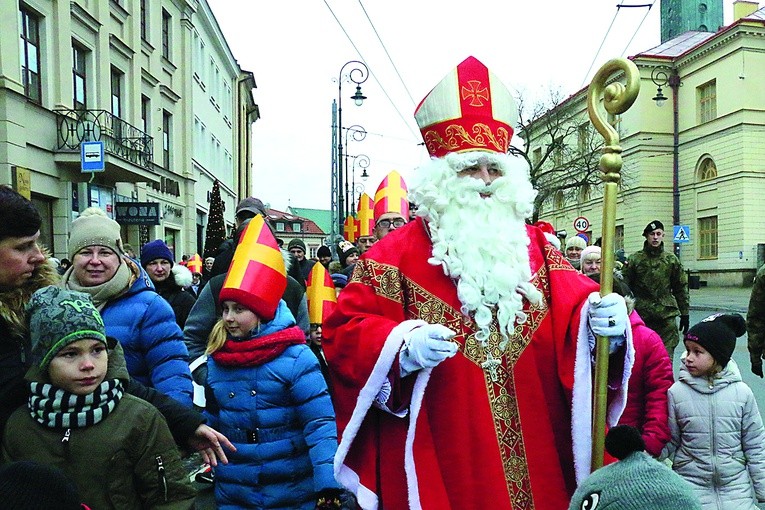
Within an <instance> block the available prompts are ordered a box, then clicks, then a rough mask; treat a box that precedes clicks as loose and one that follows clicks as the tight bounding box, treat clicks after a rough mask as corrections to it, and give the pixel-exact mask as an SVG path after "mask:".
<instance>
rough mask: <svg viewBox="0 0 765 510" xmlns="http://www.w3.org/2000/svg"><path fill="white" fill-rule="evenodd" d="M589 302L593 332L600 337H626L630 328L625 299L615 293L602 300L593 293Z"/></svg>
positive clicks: (598, 295)
mask: <svg viewBox="0 0 765 510" xmlns="http://www.w3.org/2000/svg"><path fill="white" fill-rule="evenodd" d="M588 300H589V302H590V314H589V315H590V316H589V322H590V329H591V330H592V332H593V333H594V334H596V335H600V336H608V337H613V336H624V334H625V332H626V331H627V327H628V326H629V320H628V319H627V305H626V303H625V302H624V298H623V297H621V296H620V295H619V294H616V293H615V292H612V293H611V294H608V295H607V296H603V297H602V298H601V297H600V294H598V293H597V292H593V293H592V294H590V296H589V298H588Z"/></svg>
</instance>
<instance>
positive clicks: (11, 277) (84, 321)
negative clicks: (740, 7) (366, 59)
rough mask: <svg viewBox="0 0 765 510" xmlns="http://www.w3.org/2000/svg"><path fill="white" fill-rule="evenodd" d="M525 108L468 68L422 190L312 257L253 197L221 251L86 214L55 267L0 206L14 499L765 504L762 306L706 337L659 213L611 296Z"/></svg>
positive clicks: (375, 211) (2, 481) (18, 217)
mask: <svg viewBox="0 0 765 510" xmlns="http://www.w3.org/2000/svg"><path fill="white" fill-rule="evenodd" d="M455 84H456V85H455ZM468 84H469V85H470V87H469V88H470V89H471V90H472V89H476V88H478V87H485V88H486V97H485V98H484V99H483V100H480V101H479V100H476V101H466V100H464V98H463V97H461V96H460V94H459V93H458V90H459V89H460V85H462V86H463V88H464V87H467V86H468ZM515 115H516V108H515V107H514V102H513V98H512V96H511V94H510V92H509V91H508V89H507V88H506V87H504V86H503V85H502V83H501V82H500V81H499V80H498V79H497V78H496V77H495V76H494V75H493V74H492V73H491V71H490V70H489V69H487V68H486V67H485V66H484V65H483V64H482V63H481V62H480V61H478V60H477V59H475V58H473V57H470V58H468V59H466V60H465V61H464V62H462V63H460V64H459V65H458V66H457V68H455V69H454V70H453V71H452V72H450V73H449V75H447V76H446V77H445V78H444V80H442V81H441V82H439V83H438V84H437V85H436V87H434V89H433V90H432V91H431V92H430V93H429V94H428V95H427V96H426V97H425V99H423V101H422V102H421V103H420V105H419V106H418V108H417V111H416V112H415V119H416V121H417V123H418V125H419V126H420V129H421V132H422V136H423V140H424V142H425V147H426V148H427V150H428V152H429V153H430V155H431V159H430V161H429V162H428V163H427V164H425V165H423V166H422V167H420V168H418V169H416V171H415V172H414V178H413V180H412V182H411V183H410V184H411V188H410V187H408V186H407V184H406V183H405V182H404V180H403V178H402V177H401V175H400V174H399V173H398V172H395V171H393V172H391V173H390V174H388V175H387V176H386V177H385V178H384V179H383V181H382V182H381V183H380V186H379V187H378V189H377V192H376V193H375V196H374V198H372V197H369V196H367V195H362V197H361V199H360V201H359V209H358V211H357V214H356V216H355V218H351V220H350V222H349V226H350V228H348V229H347V230H346V238H345V239H344V240H342V241H341V242H339V243H337V244H336V245H335V246H332V247H328V246H322V247H320V248H319V249H318V250H317V251H316V253H315V258H314V257H312V255H313V254H311V253H308V251H307V247H306V245H305V243H304V242H303V240H301V239H297V238H296V239H290V240H284V241H286V246H284V247H282V246H281V244H280V241H282V240H280V239H277V237H276V235H275V233H274V232H273V231H272V230H271V226H270V225H269V222H268V214H267V208H266V206H265V205H264V203H263V202H262V201H261V200H260V199H258V198H255V197H247V198H245V199H243V200H242V201H241V202H240V203H239V205H238V207H237V208H236V212H235V226H234V230H233V234H232V236H231V238H230V239H228V240H226V242H224V243H223V244H221V246H220V247H219V248H218V249H217V251H216V252H215V253H214V254H205V255H206V257H205V258H204V259H203V258H202V257H200V256H199V255H198V254H194V255H192V256H186V255H184V256H183V257H180V258H179V257H178V256H177V255H176V254H174V253H173V250H172V249H171V247H170V246H168V245H167V244H166V243H165V242H164V241H162V240H160V239H157V240H152V241H150V242H147V243H145V244H143V246H140V247H138V250H137V251H134V250H133V249H132V248H131V247H128V246H126V245H125V244H124V243H123V240H122V236H121V230H120V225H119V224H118V223H117V222H116V221H114V220H112V219H111V218H109V217H108V216H107V214H106V213H105V212H103V211H102V210H101V209H99V208H90V209H86V210H85V211H83V212H82V213H80V214H79V215H78V216H77V218H76V219H74V220H73V221H72V224H71V229H70V237H69V242H68V250H67V258H66V259H62V260H61V261H54V260H52V257H51V256H50V254H49V253H47V252H46V251H45V250H44V249H43V248H41V247H40V246H39V243H38V238H39V235H40V232H39V231H40V226H41V218H40V215H39V214H38V212H37V211H36V210H35V208H34V206H33V205H32V203H31V202H29V201H28V200H26V199H25V198H24V197H22V196H21V195H19V194H18V193H16V192H15V191H13V190H12V189H11V188H9V187H7V186H2V187H0V260H2V262H3V263H2V264H0V327H2V332H3V335H2V340H0V368H1V369H2V370H0V427H2V429H1V430H2V435H1V436H0V441H1V442H2V452H1V454H2V463H3V466H2V467H0V498H2V499H3V501H11V500H13V501H18V500H19V498H18V494H21V493H23V494H26V495H27V496H25V498H24V499H25V500H26V501H40V502H43V501H51V500H53V501H59V502H60V504H61V508H65V507H66V508H75V507H78V506H77V505H80V506H79V507H81V508H93V509H97V510H101V509H110V508H114V509H128V508H156V509H160V508H162V509H185V508H193V507H194V500H195V489H194V487H193V486H192V484H191V482H190V473H189V472H188V469H187V468H186V467H185V466H184V463H183V461H182V459H183V458H185V457H188V456H189V455H190V454H192V453H194V452H199V454H200V456H201V458H202V460H203V461H204V462H205V463H206V464H208V465H209V466H210V472H211V473H212V475H213V476H212V477H211V478H210V479H209V480H208V481H209V482H210V483H211V484H212V485H213V487H214V495H215V500H216V503H217V505H218V507H219V508H224V509H236V508H268V509H282V508H283V509H307V510H308V509H315V508H316V509H356V508H363V509H373V508H387V509H403V508H425V509H449V508H453V509H457V508H459V509H470V508H476V509H477V508H507V509H513V510H521V509H531V508H535V509H537V510H548V509H549V510H553V509H555V510H558V509H561V508H570V509H572V510H583V509H588V510H594V509H597V508H599V506H598V505H599V504H600V505H604V507H606V508H610V509H624V510H627V509H631V508H641V509H649V510H650V509H663V510H668V509H669V510H671V509H674V508H684V509H687V508H690V509H695V508H699V509H701V508H703V509H707V508H709V509H711V508H715V509H736V510H740V509H749V508H751V509H756V508H757V506H756V505H757V503H758V502H765V429H764V428H763V424H762V419H761V417H760V413H759V410H758V409H757V405H756V403H755V400H754V397H753V393H752V391H751V389H750V388H749V387H748V386H747V385H746V384H744V383H743V382H742V379H741V373H740V371H739V369H738V366H737V365H736V363H735V361H734V360H732V359H731V355H732V352H733V349H734V348H735V345H736V339H737V338H738V337H740V336H742V335H743V333H744V332H745V331H746V328H747V326H748V327H749V328H750V334H749V343H750V345H749V347H750V352H751V353H752V371H753V372H754V373H756V374H757V375H760V376H762V353H763V347H762V345H763V341H762V338H763V335H762V332H763V327H762V324H761V322H759V323H758V322H757V320H759V319H760V318H762V317H763V314H762V313H761V312H755V314H754V315H753V313H752V310H750V314H749V318H748V320H749V324H747V323H746V322H745V320H744V318H743V317H741V316H740V315H737V314H716V315H712V316H710V317H708V318H706V319H704V320H702V321H701V322H699V323H698V324H696V325H694V326H693V327H690V321H689V315H688V309H689V297H688V296H689V295H688V285H687V281H686V277H685V272H684V271H683V269H682V266H681V264H680V261H679V259H678V258H677V257H676V256H675V255H674V254H672V253H671V252H669V251H665V249H664V243H663V239H664V226H663V224H662V223H661V221H659V220H654V221H651V222H650V223H648V224H647V225H646V227H645V229H644V231H643V236H644V237H645V243H644V247H643V249H642V250H641V251H639V252H636V253H634V254H632V255H631V256H630V257H629V258H624V259H623V263H622V261H620V263H619V264H618V267H617V268H615V273H614V292H613V293H610V294H607V295H602V296H601V294H600V293H599V292H598V289H599V287H598V283H599V279H600V275H601V270H602V264H601V254H602V251H601V248H600V246H599V243H597V242H596V243H593V244H589V242H588V241H589V240H588V239H585V238H584V237H583V236H572V237H570V238H569V239H565V240H563V242H561V239H558V238H557V235H556V232H555V230H554V229H553V228H552V226H551V225H549V224H543V223H540V224H538V225H532V224H530V223H529V221H528V218H529V217H530V216H531V213H532V211H533V204H534V197H535V193H536V192H535V190H534V189H533V188H532V186H531V183H530V181H529V178H528V171H527V170H528V169H527V166H526V162H525V160H523V159H522V158H519V157H516V156H514V155H512V154H510V153H509V147H510V144H511V143H520V142H519V141H518V140H517V139H514V138H513V126H514V125H515V123H516V118H515ZM478 132H480V133H483V134H482V135H481V136H478V137H472V136H468V135H466V133H478ZM455 133H463V134H465V135H464V136H463V135H458V134H455ZM11 218H12V219H13V221H10V220H11ZM761 273H762V271H761ZM758 276H760V275H758ZM763 280H765V278H759V277H758V279H757V284H760V283H761V282H762V281H763ZM756 288H758V287H756ZM761 288H765V287H761ZM757 292H760V293H761V294H762V296H763V297H762V299H761V300H760V302H758V303H755V300H754V292H753V301H752V302H753V303H754V304H753V306H761V305H762V301H763V300H765V290H758V291H757ZM758 295H759V294H758ZM755 310H759V309H755ZM678 318H679V326H678ZM753 331H756V333H755V334H752V333H753ZM681 333H682V341H683V347H684V350H685V352H684V353H683V355H682V356H681V358H680V362H679V376H678V377H677V380H675V377H674V374H673V364H674V354H675V349H676V347H677V345H679V343H680V339H681ZM597 336H603V337H607V339H608V349H609V350H608V358H609V371H608V399H607V400H608V403H607V409H606V413H605V414H606V423H604V424H602V426H603V427H604V431H603V432H604V433H605V431H606V430H605V429H609V432H608V435H607V439H606V449H607V455H606V456H605V457H604V459H602V460H603V463H605V464H606V466H605V467H603V468H601V469H599V470H597V471H595V472H594V473H592V474H591V473H590V471H591V465H592V463H593V459H592V442H593V431H592V416H593V414H594V410H593V408H592V401H593V393H594V388H593V378H594V362H595V354H594V352H595V344H596V337H597ZM598 460H599V459H598ZM39 477H47V478H48V479H50V480H51V483H49V484H45V485H39V486H35V485H33V484H34V483H35V482H36V481H37V479H38V478H39ZM51 498H53V499H51ZM19 504H21V503H19ZM79 507H78V508H79ZM14 508H22V507H21V506H15V507H14Z"/></svg>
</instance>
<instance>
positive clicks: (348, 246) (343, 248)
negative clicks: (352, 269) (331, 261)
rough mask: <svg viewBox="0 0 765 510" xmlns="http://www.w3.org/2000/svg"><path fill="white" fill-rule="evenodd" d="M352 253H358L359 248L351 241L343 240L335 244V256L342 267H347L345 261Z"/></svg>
mask: <svg viewBox="0 0 765 510" xmlns="http://www.w3.org/2000/svg"><path fill="white" fill-rule="evenodd" d="M353 253H355V254H356V255H358V254H359V249H358V248H356V246H355V245H354V244H353V243H351V242H349V241H345V240H343V241H340V244H338V245H337V258H338V259H339V260H340V264H342V266H343V268H346V267H348V266H347V265H346V262H347V260H348V257H350V256H351V255H352V254H353Z"/></svg>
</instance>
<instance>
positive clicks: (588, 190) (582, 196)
mask: <svg viewBox="0 0 765 510" xmlns="http://www.w3.org/2000/svg"><path fill="white" fill-rule="evenodd" d="M591 198H592V187H591V186H590V185H589V184H588V183H584V184H582V185H581V186H580V187H579V203H580V204H583V203H585V202H588V201H589V200H590V199H591Z"/></svg>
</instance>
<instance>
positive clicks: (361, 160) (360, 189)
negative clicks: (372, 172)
mask: <svg viewBox="0 0 765 510" xmlns="http://www.w3.org/2000/svg"><path fill="white" fill-rule="evenodd" d="M357 165H358V167H359V168H361V170H362V172H361V180H362V181H366V180H367V179H368V178H369V174H368V173H367V168H369V156H367V155H366V154H357V155H355V156H353V168H352V171H351V178H352V183H351V203H350V207H351V212H350V214H353V213H354V212H355V211H356V207H357V206H356V197H357V196H361V194H362V193H364V184H363V183H358V184H357V183H356V166H357Z"/></svg>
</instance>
